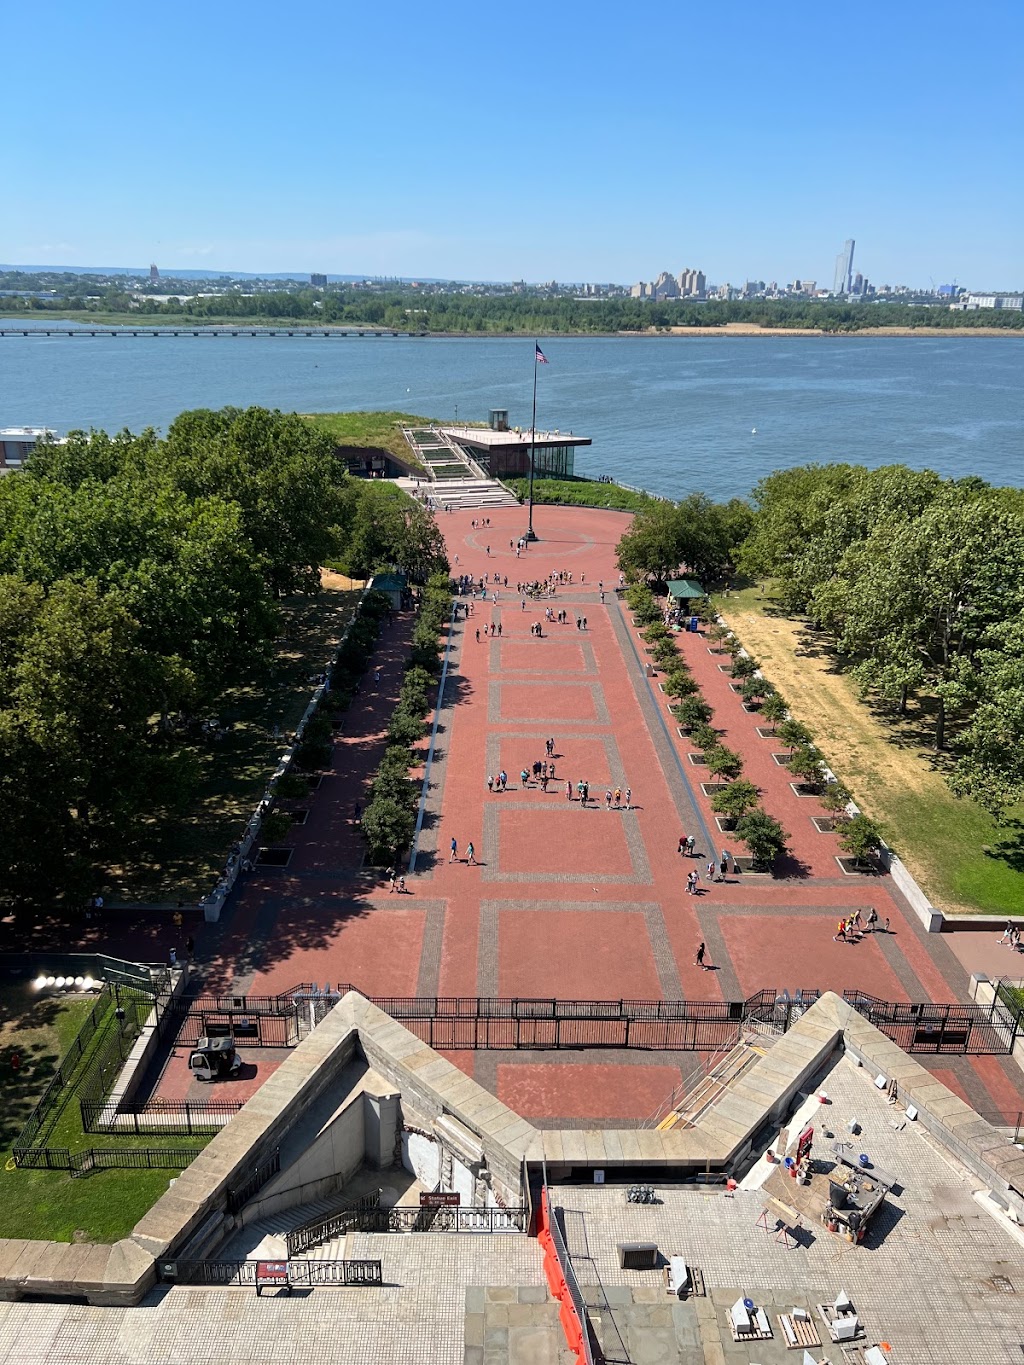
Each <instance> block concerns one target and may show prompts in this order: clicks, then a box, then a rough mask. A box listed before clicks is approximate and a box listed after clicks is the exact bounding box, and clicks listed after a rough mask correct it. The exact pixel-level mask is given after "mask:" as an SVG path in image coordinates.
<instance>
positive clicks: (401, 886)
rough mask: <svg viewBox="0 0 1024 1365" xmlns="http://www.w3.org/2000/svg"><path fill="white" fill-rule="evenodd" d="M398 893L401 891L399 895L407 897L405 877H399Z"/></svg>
mask: <svg viewBox="0 0 1024 1365" xmlns="http://www.w3.org/2000/svg"><path fill="white" fill-rule="evenodd" d="M398 891H399V895H403V896H404V895H405V878H404V877H399V879H398Z"/></svg>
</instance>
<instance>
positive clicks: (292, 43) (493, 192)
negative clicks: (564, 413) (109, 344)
mask: <svg viewBox="0 0 1024 1365" xmlns="http://www.w3.org/2000/svg"><path fill="white" fill-rule="evenodd" d="M4 30H5V31H4V47H5V51H6V60H5V62H4V76H3V85H2V90H3V111H4V112H3V122H2V124H0V175H2V181H3V184H4V185H5V188H6V195H5V198H6V202H7V209H6V211H5V213H4V214H3V215H2V219H0V260H2V261H8V262H21V263H29V262H30V263H53V264H70V265H147V264H148V263H149V262H150V261H151V260H152V261H156V262H158V263H159V264H160V265H162V266H164V267H172V266H174V267H188V266H193V267H199V268H203V269H209V268H225V269H237V270H251V271H260V270H266V271H276V270H326V271H330V272H339V273H352V272H362V271H366V272H368V273H375V274H383V273H386V274H395V275H406V276H415V275H425V276H441V277H444V278H448V277H456V278H473V279H517V278H520V277H522V278H525V279H527V280H542V279H551V278H557V279H563V280H564V279H589V280H615V281H619V282H630V281H632V280H635V279H640V278H650V277H652V276H653V275H655V274H657V272H658V271H660V270H662V269H668V270H672V271H674V272H675V271H678V270H679V269H681V268H683V267H685V266H695V267H699V268H701V269H703V270H704V271H705V272H706V273H707V275H708V277H709V279H712V280H714V281H716V282H719V283H720V282H723V281H725V280H729V281H731V282H733V283H736V282H741V281H742V280H743V279H744V278H745V277H749V278H763V279H766V280H768V279H777V280H779V281H784V280H789V279H792V278H794V277H801V278H815V279H817V280H818V281H819V283H821V284H831V280H832V272H833V264H834V259H835V255H836V253H837V252H838V250H839V249H840V247H841V246H842V243H843V240H844V238H846V237H850V236H852V237H854V238H856V240H857V257H856V262H855V268H859V269H861V270H863V271H864V273H865V274H867V275H868V276H869V277H870V278H871V279H872V280H874V281H875V282H876V283H879V284H881V283H885V282H889V283H897V282H906V283H910V284H917V285H927V284H928V282H929V280H931V279H933V280H934V281H935V283H936V284H938V283H940V282H947V281H950V280H951V279H952V278H953V277H954V276H955V277H956V278H957V279H958V280H959V281H960V282H961V283H965V284H967V285H970V286H973V287H976V288H980V287H1002V288H1018V289H1019V288H1021V287H1022V285H1024V226H1022V225H1024V184H1022V179H1021V174H1020V168H1021V166H1022V165H1024V81H1022V80H1021V78H1020V72H1019V65H1020V54H1021V51H1022V50H1024V4H1021V3H1020V0H976V2H975V3H972V4H971V5H969V6H967V5H964V4H963V3H962V0H958V3H955V4H954V3H949V0H934V2H933V3H930V4H927V5H925V4H921V3H916V0H898V2H897V3H893V0H885V2H884V3H880V2H879V0H861V2H860V3H857V4H834V3H828V2H827V0H817V2H816V3H805V2H804V0H776V3H774V4H766V3H764V0H757V3H750V2H748V0H717V3H700V4H696V3H692V0H676V3H665V4H657V3H650V0H639V2H638V3H633V4H630V5H622V4H614V5H612V4H609V3H606V2H605V0H593V2H591V3H586V4H583V3H578V0H567V2H566V3H562V4H558V3H555V4H548V5H517V6H515V7H513V6H511V5H504V6H494V5H487V4H479V3H474V4H467V3H445V0H440V3H439V4H436V5H433V6H431V5H424V4H422V2H421V0H420V2H419V3H406V0H394V2H393V3H385V4H377V5H353V4H344V3H343V4H338V3H336V2H335V3H321V2H320V0H295V3H292V4H291V5H289V6H281V5H279V4H269V3H266V2H265V0H250V2H249V3H247V4H245V5H244V6H243V5H240V4H238V3H237V0H219V3H215V4H210V3H203V4H199V3H195V0H181V3H178V4H176V5H174V6H172V7H167V6H162V5H160V6H157V5H138V4H137V3H134V2H133V3H131V4H129V3H126V0H96V3H95V4H93V5H88V6H87V5H82V4H81V3H77V2H76V3H71V2H70V0H56V2H54V0H49V2H48V0H40V3H39V4H37V5H34V6H30V5H10V6H8V7H7V12H6V14H5V22H4Z"/></svg>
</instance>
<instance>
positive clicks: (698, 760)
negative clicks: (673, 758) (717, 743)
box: [686, 754, 704, 765]
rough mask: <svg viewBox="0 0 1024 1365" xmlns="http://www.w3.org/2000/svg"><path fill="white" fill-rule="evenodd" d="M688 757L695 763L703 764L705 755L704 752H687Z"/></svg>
mask: <svg viewBox="0 0 1024 1365" xmlns="http://www.w3.org/2000/svg"><path fill="white" fill-rule="evenodd" d="M686 757H687V758H688V759H689V760H690V762H691V763H693V764H701V765H703V763H704V755H703V754H687V755H686Z"/></svg>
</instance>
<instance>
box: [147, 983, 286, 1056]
mask: <svg viewBox="0 0 1024 1365" xmlns="http://www.w3.org/2000/svg"><path fill="white" fill-rule="evenodd" d="M157 1027H158V1030H159V1033H160V1038H161V1041H162V1042H166V1041H168V1040H171V1039H173V1041H174V1042H175V1043H176V1044H177V1045H179V1046H181V1047H194V1046H195V1044H196V1043H197V1042H198V1041H199V1039H200V1038H231V1039H232V1040H233V1041H234V1042H236V1043H238V1044H240V1045H242V1046H244V1047H294V1046H295V1045H296V1043H297V1042H298V1041H299V1005H298V1002H297V1001H296V1000H294V999H293V998H292V997H291V996H278V995H199V996H180V997H179V998H178V999H176V1000H170V1001H167V1002H166V1003H164V1004H162V1005H161V1007H160V1010H159V1022H158V1025H157Z"/></svg>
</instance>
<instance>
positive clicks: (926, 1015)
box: [843, 990, 1021, 1056]
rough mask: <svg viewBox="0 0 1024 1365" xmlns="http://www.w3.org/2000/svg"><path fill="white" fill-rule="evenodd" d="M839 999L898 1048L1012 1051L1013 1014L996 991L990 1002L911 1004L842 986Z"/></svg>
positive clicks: (962, 1052)
mask: <svg viewBox="0 0 1024 1365" xmlns="http://www.w3.org/2000/svg"><path fill="white" fill-rule="evenodd" d="M843 999H844V1000H846V1001H847V1002H848V1003H849V1004H851V1005H852V1006H853V1007H854V1009H855V1010H857V1012H858V1013H859V1014H862V1015H864V1017H865V1018H866V1019H867V1020H868V1021H869V1022H870V1023H872V1024H874V1026H875V1027H876V1028H877V1029H879V1030H881V1032H882V1033H884V1034H885V1036H886V1037H887V1038H891V1039H892V1041H893V1042H894V1043H897V1044H898V1045H899V1046H900V1047H901V1048H902V1049H903V1051H904V1052H918V1053H951V1054H954V1055H960V1056H963V1055H968V1056H983V1055H990V1054H1006V1053H1010V1052H1012V1051H1013V1045H1014V1043H1015V1041H1016V1039H1017V1037H1018V1035H1019V1033H1020V1029H1021V1019H1020V1016H1019V1014H1016V1013H1013V1012H1011V1011H1010V1010H1009V1009H1008V1008H1007V1007H1006V1006H1005V1005H1004V1004H1003V1003H1002V1002H1001V1001H1000V1000H999V998H998V996H997V997H996V999H994V1000H993V1001H992V1003H991V1005H978V1004H970V1005H959V1004H946V1005H943V1004H932V1003H920V1004H911V1003H904V1002H900V1001H895V1002H894V1001H891V1000H879V999H877V998H876V997H875V996H872V995H866V994H865V993H864V992H863V991H856V990H848V991H844V992H843Z"/></svg>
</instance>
